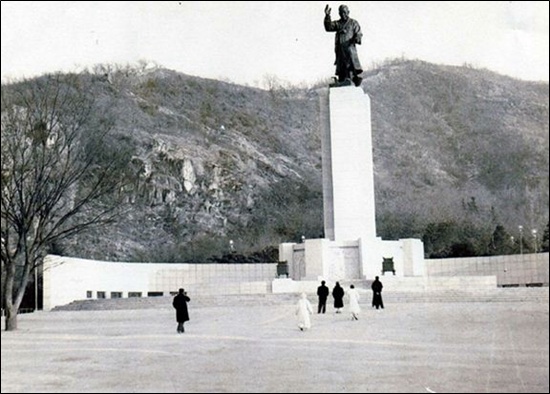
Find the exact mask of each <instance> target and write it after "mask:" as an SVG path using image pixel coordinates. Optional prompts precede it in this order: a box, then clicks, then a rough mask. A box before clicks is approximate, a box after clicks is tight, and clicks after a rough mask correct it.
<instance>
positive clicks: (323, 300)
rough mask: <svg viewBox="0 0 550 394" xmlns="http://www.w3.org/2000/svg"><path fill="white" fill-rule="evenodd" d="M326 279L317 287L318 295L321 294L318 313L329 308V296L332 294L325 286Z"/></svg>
mask: <svg viewBox="0 0 550 394" xmlns="http://www.w3.org/2000/svg"><path fill="white" fill-rule="evenodd" d="M325 283H326V282H325V281H324V280H323V281H321V286H319V287H318V288H317V295H318V296H319V307H318V308H317V313H325V312H326V310H327V298H328V295H329V294H330V291H329V289H328V287H326V286H325Z"/></svg>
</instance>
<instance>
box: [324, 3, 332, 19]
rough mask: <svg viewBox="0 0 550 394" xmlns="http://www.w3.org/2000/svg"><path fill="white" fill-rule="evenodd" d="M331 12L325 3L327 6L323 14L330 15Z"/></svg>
mask: <svg viewBox="0 0 550 394" xmlns="http://www.w3.org/2000/svg"><path fill="white" fill-rule="evenodd" d="M331 12H332V9H331V8H330V7H329V5H328V4H327V6H326V7H325V15H327V16H330V13H331Z"/></svg>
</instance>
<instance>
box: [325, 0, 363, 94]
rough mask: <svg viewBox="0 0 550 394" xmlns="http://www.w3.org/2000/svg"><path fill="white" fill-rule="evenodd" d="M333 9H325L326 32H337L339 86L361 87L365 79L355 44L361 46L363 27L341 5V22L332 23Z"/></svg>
mask: <svg viewBox="0 0 550 394" xmlns="http://www.w3.org/2000/svg"><path fill="white" fill-rule="evenodd" d="M331 11H332V10H331V8H330V7H329V6H328V4H327V6H326V7H325V30H326V31H328V32H331V31H335V32H336V44H335V51H336V62H335V63H334V64H335V65H336V75H337V76H338V86H348V85H351V81H353V83H354V84H355V86H361V82H362V81H363V78H361V77H360V75H361V74H362V73H363V69H362V67H361V63H360V62H359V57H358V56H357V48H356V47H355V44H359V45H361V39H362V38H363V34H362V33H361V26H359V23H358V22H357V21H356V20H355V19H351V18H350V17H349V8H348V7H347V6H346V5H341V6H340V7H339V8H338V13H339V14H340V20H337V21H334V22H333V21H332V19H331V16H330V13H331Z"/></svg>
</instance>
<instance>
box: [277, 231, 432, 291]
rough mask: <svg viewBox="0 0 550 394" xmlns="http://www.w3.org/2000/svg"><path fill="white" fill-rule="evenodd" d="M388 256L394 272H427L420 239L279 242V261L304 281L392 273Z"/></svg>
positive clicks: (415, 274) (337, 279)
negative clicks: (389, 268) (387, 262)
mask: <svg viewBox="0 0 550 394" xmlns="http://www.w3.org/2000/svg"><path fill="white" fill-rule="evenodd" d="M384 259H387V260H388V259H392V262H393V267H392V268H393V270H392V272H391V273H389V274H391V275H395V276H399V277H404V276H423V275H424V244H423V243H422V241H421V240H419V239H402V240H398V241H383V240H382V239H381V238H375V239H358V240H355V241H331V240H328V239H311V240H305V242H303V243H300V244H295V243H285V244H281V245H279V260H280V261H282V262H286V263H287V264H288V274H289V278H291V279H293V280H300V281H319V280H330V281H339V280H354V279H357V280H364V279H373V278H374V277H375V276H381V275H383V274H386V275H387V274H388V272H384V268H385V267H384V264H383V262H384Z"/></svg>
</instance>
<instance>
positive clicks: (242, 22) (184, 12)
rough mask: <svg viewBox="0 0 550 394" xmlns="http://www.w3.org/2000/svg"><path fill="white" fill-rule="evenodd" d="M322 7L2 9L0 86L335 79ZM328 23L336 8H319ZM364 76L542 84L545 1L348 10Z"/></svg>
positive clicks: (173, 4)
mask: <svg viewBox="0 0 550 394" xmlns="http://www.w3.org/2000/svg"><path fill="white" fill-rule="evenodd" d="M325 4H327V2H324V1H311V2H302V1H292V2H291V1H288V2H287V1H269V2H268V1H265V2H263V1H256V2H240V1H233V2H215V1H201V2H193V1H191V2H189V1H181V2H178V1H155V2H153V1H127V2H118V1H108V2H100V1H78V2H77V1H40V2H35V1H2V2H1V6H2V9H1V17H2V25H1V28H2V36H1V40H2V80H3V81H5V80H6V78H19V77H22V76H26V77H32V76H35V75H40V74H43V73H45V72H51V71H78V70H79V69H81V68H82V67H85V66H90V65H93V64H98V63H118V64H127V63H136V62H137V61H138V60H148V61H153V62H155V63H157V64H159V65H162V66H164V67H167V68H169V69H173V70H177V71H180V72H183V73H186V74H191V75H196V76H200V77H206V78H217V79H225V80H231V81H234V82H237V83H246V84H250V85H256V84H258V82H261V81H262V79H263V78H264V76H265V75H268V74H269V75H275V76H277V77H279V78H281V79H283V80H288V81H290V82H293V83H300V82H307V83H312V82H316V81H318V80H320V79H326V78H327V77H329V76H331V75H333V74H334V67H333V61H334V55H333V49H334V33H326V32H325V31H324V28H323V23H322V22H323V17H324V12H323V10H324V7H325ZM328 4H330V5H331V7H332V8H333V15H334V17H337V15H338V11H337V9H338V5H339V4H341V2H329V3H328ZM345 4H347V5H348V6H349V8H350V11H351V17H352V18H354V19H357V20H358V21H359V23H360V24H361V26H362V28H363V34H364V42H363V45H362V46H361V47H360V49H359V56H360V59H361V61H362V63H363V66H364V68H365V69H368V68H371V67H372V65H373V64H374V63H376V62H381V61H383V60H384V59H387V58H395V57H405V58H408V59H421V60H425V61H428V62H432V63H440V64H449V65H463V64H466V63H468V64H471V65H473V66H475V67H483V68H488V69H490V70H493V71H496V72H499V73H501V74H506V75H511V76H514V77H517V78H521V79H526V80H544V81H548V79H549V77H548V75H549V71H548V70H549V68H550V66H549V60H548V59H549V47H550V44H549V38H548V36H549V22H548V20H549V7H548V4H549V2H548V1H521V2H520V1H495V2H493V1H491V2H489V1H476V2H473V1H471V2H470V1H460V2H459V1H435V2H431V1H430V2H428V1H392V2H387V1H348V2H345Z"/></svg>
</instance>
